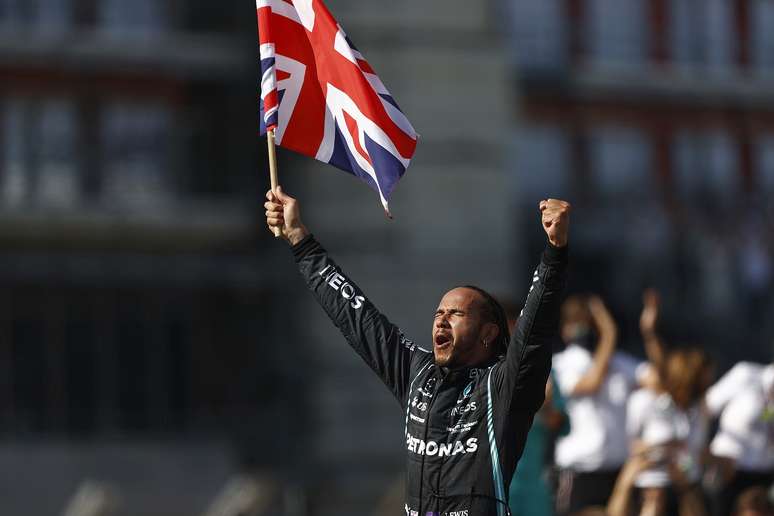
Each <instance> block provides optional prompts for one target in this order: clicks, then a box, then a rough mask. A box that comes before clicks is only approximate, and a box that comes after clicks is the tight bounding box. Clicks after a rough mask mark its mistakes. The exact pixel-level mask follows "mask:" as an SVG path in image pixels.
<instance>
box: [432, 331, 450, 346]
mask: <svg viewBox="0 0 774 516" xmlns="http://www.w3.org/2000/svg"><path fill="white" fill-rule="evenodd" d="M433 344H435V347H436V349H444V348H447V347H449V346H450V345H451V335H448V334H446V333H437V334H436V335H435V338H434V339H433Z"/></svg>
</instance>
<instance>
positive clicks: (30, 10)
mask: <svg viewBox="0 0 774 516" xmlns="http://www.w3.org/2000/svg"><path fill="white" fill-rule="evenodd" d="M71 23H72V4H71V0H0V28H6V29H9V28H13V29H18V28H20V27H24V28H29V27H37V28H39V29H45V30H54V29H57V28H63V27H67V26H69V25H70V24H71Z"/></svg>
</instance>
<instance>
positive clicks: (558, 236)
mask: <svg viewBox="0 0 774 516" xmlns="http://www.w3.org/2000/svg"><path fill="white" fill-rule="evenodd" d="M570 209H571V206H570V203H568V202H565V201H560V200H558V199H547V200H545V201H540V212H541V214H542V219H543V229H544V230H545V232H546V235H548V241H549V242H551V245H553V246H555V247H564V246H566V245H567V233H568V230H569V226H570Z"/></svg>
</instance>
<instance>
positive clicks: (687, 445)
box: [626, 389, 709, 487]
mask: <svg viewBox="0 0 774 516" xmlns="http://www.w3.org/2000/svg"><path fill="white" fill-rule="evenodd" d="M708 430H709V423H708V420H707V415H706V413H705V412H704V410H702V408H701V404H696V405H694V406H693V407H691V408H690V409H688V410H683V409H681V408H680V407H678V406H677V405H676V404H675V402H674V401H673V400H672V397H671V396H670V395H669V394H666V393H657V392H655V391H652V390H650V389H640V390H638V391H636V392H634V393H633V394H632V395H631V397H630V398H629V402H628V405H627V413H626V432H627V434H628V436H629V439H630V441H632V442H633V441H641V442H643V443H644V444H645V445H647V446H648V447H651V448H654V452H655V453H659V450H658V449H657V448H658V447H660V446H665V445H667V444H673V443H679V444H680V445H681V446H680V451H679V452H678V456H677V461H678V463H679V464H680V466H681V467H682V468H684V469H685V471H686V475H687V477H688V480H689V481H691V482H697V481H698V480H699V475H700V469H699V464H700V460H701V453H702V450H703V449H704V444H705V443H706V441H707V433H708ZM661 453H663V454H664V459H666V452H665V451H661ZM670 483H671V482H670V479H669V472H668V470H667V468H666V466H665V465H657V466H655V467H653V468H650V469H648V470H645V471H643V472H642V473H640V474H639V475H638V476H637V478H636V480H635V485H636V486H637V487H665V486H668V485H669V484H670Z"/></svg>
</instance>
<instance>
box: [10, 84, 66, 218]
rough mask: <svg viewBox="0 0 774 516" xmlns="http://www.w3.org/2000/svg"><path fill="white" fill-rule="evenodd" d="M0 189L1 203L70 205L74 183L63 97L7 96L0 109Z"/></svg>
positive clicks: (13, 204)
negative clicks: (0, 162) (0, 145)
mask: <svg viewBox="0 0 774 516" xmlns="http://www.w3.org/2000/svg"><path fill="white" fill-rule="evenodd" d="M0 134H2V148H1V149H0V156H2V165H3V166H2V169H1V170H2V172H0V174H1V175H0V193H1V194H2V195H1V196H2V199H3V201H4V203H5V204H6V205H7V206H11V207H13V206H19V205H24V204H31V203H34V204H37V205H42V206H70V205H72V204H73V203H74V202H75V201H77V199H78V195H79V190H80V184H79V178H78V169H79V168H78V164H77V160H76V143H77V135H78V124H77V112H76V110H75V107H74V105H73V102H72V101H71V100H69V99H48V100H43V101H32V100H29V99H9V100H7V101H6V102H5V103H4V104H3V110H2V131H0Z"/></svg>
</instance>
